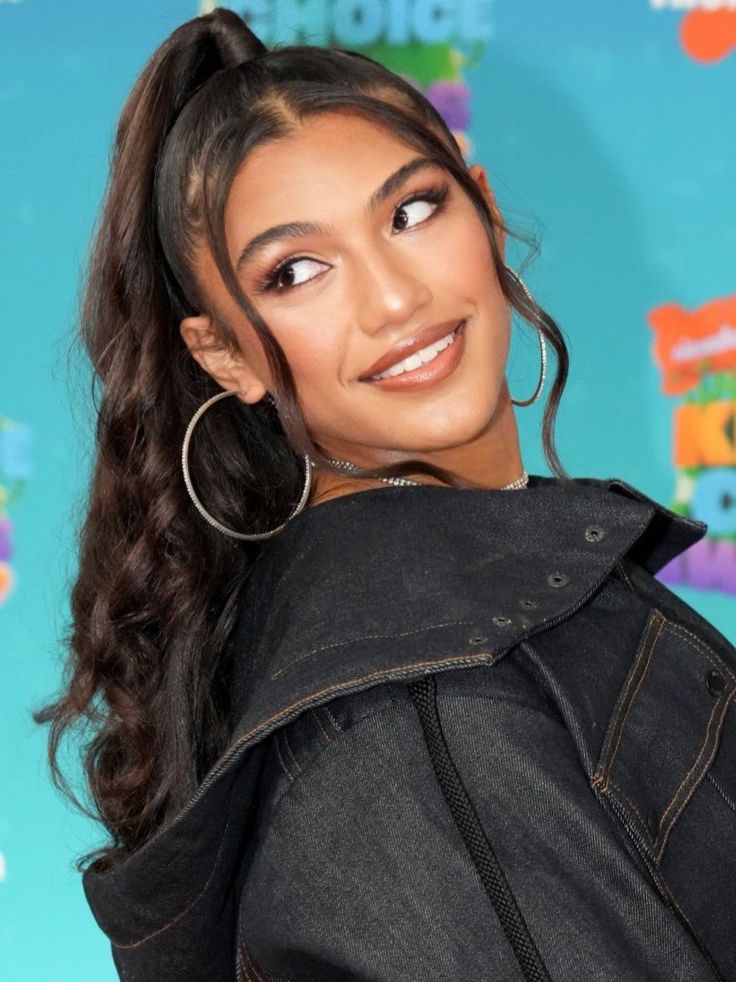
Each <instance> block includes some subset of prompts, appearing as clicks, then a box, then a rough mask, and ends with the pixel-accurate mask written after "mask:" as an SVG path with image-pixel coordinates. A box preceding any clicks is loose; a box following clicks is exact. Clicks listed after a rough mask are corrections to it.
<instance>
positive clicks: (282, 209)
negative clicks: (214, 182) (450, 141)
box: [226, 113, 416, 235]
mask: <svg viewBox="0 0 736 982" xmlns="http://www.w3.org/2000/svg"><path fill="white" fill-rule="evenodd" d="M415 155H416V150H415V149H413V148H412V147H410V146H409V145H408V144H406V143H404V142H403V141H401V140H400V139H399V138H398V137H397V136H396V135H395V134H394V133H392V132H391V131H390V130H388V129H386V128H384V127H382V126H379V125H378V124H376V123H373V122H371V121H370V120H367V119H364V118H362V117H359V116H348V115H346V114H343V113H330V114H326V115H322V116H318V117H313V118H311V119H307V120H306V121H304V122H303V123H300V124H298V125H297V128H296V129H295V130H294V132H293V133H291V134H290V135H288V136H286V137H283V138H280V139H278V140H274V141H271V142H269V143H266V144H263V145H261V146H259V147H256V148H255V149H254V150H253V151H252V152H251V153H250V154H249V155H248V156H247V158H246V159H245V161H244V162H243V164H242V165H241V166H240V168H239V170H238V173H237V175H236V177H235V180H234V182H233V185H232V188H231V191H230V195H229V198H228V208H227V215H226V224H227V227H228V232H229V233H230V232H232V233H233V234H235V233H238V234H240V235H242V233H243V230H244V229H247V230H255V231H257V230H258V228H257V227H261V226H262V225H264V223H265V224H269V225H270V224H278V223H280V222H288V221H297V220H299V219H310V218H314V219H317V218H318V217H319V216H320V215H322V216H325V215H330V214H333V213H334V212H335V211H337V210H339V208H340V206H343V205H352V206H357V207H362V206H363V205H364V204H365V203H366V200H367V198H368V196H369V195H370V193H371V192H372V191H373V190H375V188H376V187H377V185H378V184H380V182H381V181H382V180H383V179H384V178H385V177H386V176H388V174H390V173H391V172H392V171H393V170H395V169H396V168H397V167H398V166H400V165H401V164H402V163H403V162H404V161H406V160H408V159H409V158H410V157H413V156H415Z"/></svg>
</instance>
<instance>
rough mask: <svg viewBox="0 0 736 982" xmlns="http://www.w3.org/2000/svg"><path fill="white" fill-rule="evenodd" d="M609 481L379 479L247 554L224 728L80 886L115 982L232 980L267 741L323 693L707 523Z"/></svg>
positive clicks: (693, 536)
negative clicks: (137, 841) (127, 850)
mask: <svg viewBox="0 0 736 982" xmlns="http://www.w3.org/2000/svg"><path fill="white" fill-rule="evenodd" d="M706 530H707V526H706V525H705V524H704V523H702V522H696V521H692V520H690V519H687V518H684V517H682V516H679V515H677V514H675V513H674V512H672V511H670V510H669V509H667V508H665V507H664V506H663V505H661V504H659V503H658V502H656V501H654V500H653V499H651V498H649V497H647V496H646V495H644V494H643V493H642V492H640V491H638V490H637V489H636V488H634V487H632V486H631V485H630V484H627V483H626V482H625V481H621V480H619V479H616V478H609V479H606V480H600V479H597V478H575V479H574V480H573V481H572V482H562V481H559V480H558V479H556V478H551V477H541V476H536V475H532V476H530V482H529V486H528V487H527V488H525V489H521V490H518V491H502V490H497V491H496V490H480V491H465V490H456V489H452V488H444V487H440V486H438V485H422V486H419V487H388V486H387V487H382V488H375V489H371V490H368V491H361V492H357V493H355V494H351V495H347V496H344V497H341V498H335V499H332V500H330V501H328V502H325V503H323V504H322V505H317V506H315V507H311V508H308V509H306V510H304V511H303V512H301V513H300V514H299V515H298V516H296V518H294V519H292V521H291V522H290V523H289V524H288V525H287V527H286V528H285V530H284V531H283V532H282V533H280V534H279V536H278V537H277V538H275V539H273V540H270V543H269V545H268V547H267V548H266V549H265V550H264V551H263V552H262V553H261V555H260V557H259V559H258V560H257V561H256V563H255V564H254V566H253V568H252V573H251V574H250V576H249V579H248V584H247V588H246V590H245V593H244V595H243V598H242V603H241V608H240V617H239V622H238V624H237V626H236V630H235V631H234V633H233V636H232V643H231V654H232V659H233V675H232V684H233V708H234V712H233V735H232V739H231V742H230V745H229V748H228V749H227V750H226V751H225V753H224V754H223V755H222V756H221V757H220V759H219V760H218V761H217V762H216V763H215V764H214V765H213V767H212V768H211V770H210V772H209V773H208V774H207V776H206V777H205V779H204V781H203V783H202V784H201V785H200V788H199V789H198V790H197V792H196V793H195V794H194V796H193V797H192V798H191V799H190V801H189V802H188V803H187V805H186V806H185V807H184V808H183V809H182V811H181V812H180V813H179V814H178V815H177V816H176V817H175V818H174V819H173V821H171V822H170V823H169V824H168V825H167V826H165V827H164V828H162V829H160V830H159V831H158V832H157V833H156V835H155V836H154V837H153V838H152V839H150V840H149V841H148V842H147V843H146V844H145V845H144V846H143V847H142V848H141V849H140V850H138V852H136V853H135V854H134V855H133V856H131V857H130V858H129V859H127V860H126V861H125V862H124V863H122V864H121V865H120V866H118V867H116V868H115V869H114V870H112V871H110V872H108V873H106V874H98V873H95V872H93V871H91V870H87V871H86V872H85V874H84V877H83V883H84V889H85V894H86V896H87V900H88V902H89V904H90V907H91V908H92V911H93V913H94V916H95V918H96V919H97V921H98V923H99V925H100V926H101V928H102V929H103V930H104V931H105V932H106V933H107V934H108V935H109V936H110V938H111V940H112V941H113V954H114V957H115V961H116V965H117V966H118V969H119V971H120V972H121V974H122V973H123V972H124V974H125V978H128V979H130V980H131V982H138V980H144V979H145V980H147V979H156V980H157V982H168V980H172V982H173V980H174V979H178V978H180V977H181V973H184V974H187V975H188V977H190V978H219V979H228V978H231V975H230V972H231V964H232V951H231V947H230V946H231V944H232V936H233V932H234V921H235V917H236V916H237V896H238V889H237V886H236V885H235V883H234V879H233V878H234V870H236V869H238V868H239V867H240V868H241V870H242V868H243V867H244V866H245V865H246V864H245V863H243V861H242V856H243V854H244V852H245V850H246V847H247V845H248V841H249V837H250V836H251V835H252V828H253V826H252V821H253V819H252V816H253V814H254V811H253V809H254V802H255V801H256V799H257V781H258V773H259V767H260V764H261V761H262V754H263V751H264V748H265V746H266V744H265V738H266V737H267V736H268V735H269V734H270V733H272V732H273V731H274V730H276V729H277V728H278V727H279V726H282V725H284V724H285V723H286V722H288V721H289V720H291V719H293V718H294V717H296V716H297V715H299V714H300V713H302V712H304V711H305V710H306V709H308V708H310V707H311V706H314V705H317V704H319V703H320V702H325V701H327V700H328V699H330V698H331V697H332V696H333V695H335V694H346V693H347V692H351V691H357V690H359V689H363V688H368V687H369V686H372V685H375V684H378V683H380V682H381V681H385V680H388V679H398V678H401V679H406V680H411V679H412V678H416V677H419V676H421V675H422V674H424V673H426V672H431V671H438V670H443V669H447V668H452V667H462V666H464V665H473V664H479V663H486V664H494V663H495V662H497V661H498V660H499V659H500V658H502V657H503V656H504V654H506V652H508V651H509V650H510V649H511V648H512V647H513V646H514V645H515V644H517V643H518V642H519V640H521V639H523V638H524V637H526V636H529V635H530V634H533V633H536V632H538V631H541V630H544V629H545V628H546V627H548V626H550V625H551V624H553V623H555V622H556V621H558V620H561V619H562V618H564V617H565V616H569V615H570V613H572V612H574V610H575V609H576V608H577V607H579V606H580V605H581V604H582V603H584V602H585V600H586V599H587V597H589V596H590V595H591V594H592V593H593V592H594V591H595V590H596V589H597V587H598V586H599V585H600V584H601V583H602V582H603V580H604V579H605V578H606V576H607V575H608V573H609V572H610V570H611V568H612V567H613V565H614V564H615V563H616V562H617V561H618V560H619V559H620V558H621V556H623V555H624V554H627V553H628V554H630V556H631V557H632V558H633V559H635V560H636V561H637V562H639V563H640V564H641V565H642V566H644V567H645V568H646V569H648V570H649V571H650V572H651V573H656V572H657V571H658V570H659V569H661V568H662V566H664V565H665V563H667V562H668V561H669V560H670V559H672V558H674V557H675V556H676V555H678V554H679V553H681V552H683V551H684V550H685V549H687V548H688V547H689V546H691V545H693V544H694V543H695V542H697V541H698V540H699V539H701V538H702V537H703V535H705V532H706Z"/></svg>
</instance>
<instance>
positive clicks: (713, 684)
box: [705, 672, 726, 696]
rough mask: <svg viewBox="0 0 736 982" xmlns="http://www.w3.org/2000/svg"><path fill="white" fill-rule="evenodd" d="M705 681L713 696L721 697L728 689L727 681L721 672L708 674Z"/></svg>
mask: <svg viewBox="0 0 736 982" xmlns="http://www.w3.org/2000/svg"><path fill="white" fill-rule="evenodd" d="M705 681H706V684H707V686H708V691H709V692H710V694H711V695H712V696H720V695H721V693H722V692H723V690H724V689H725V688H726V680H725V679H724V677H723V676H722V675H721V674H720V673H719V672H708V674H707V675H706V676H705Z"/></svg>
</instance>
